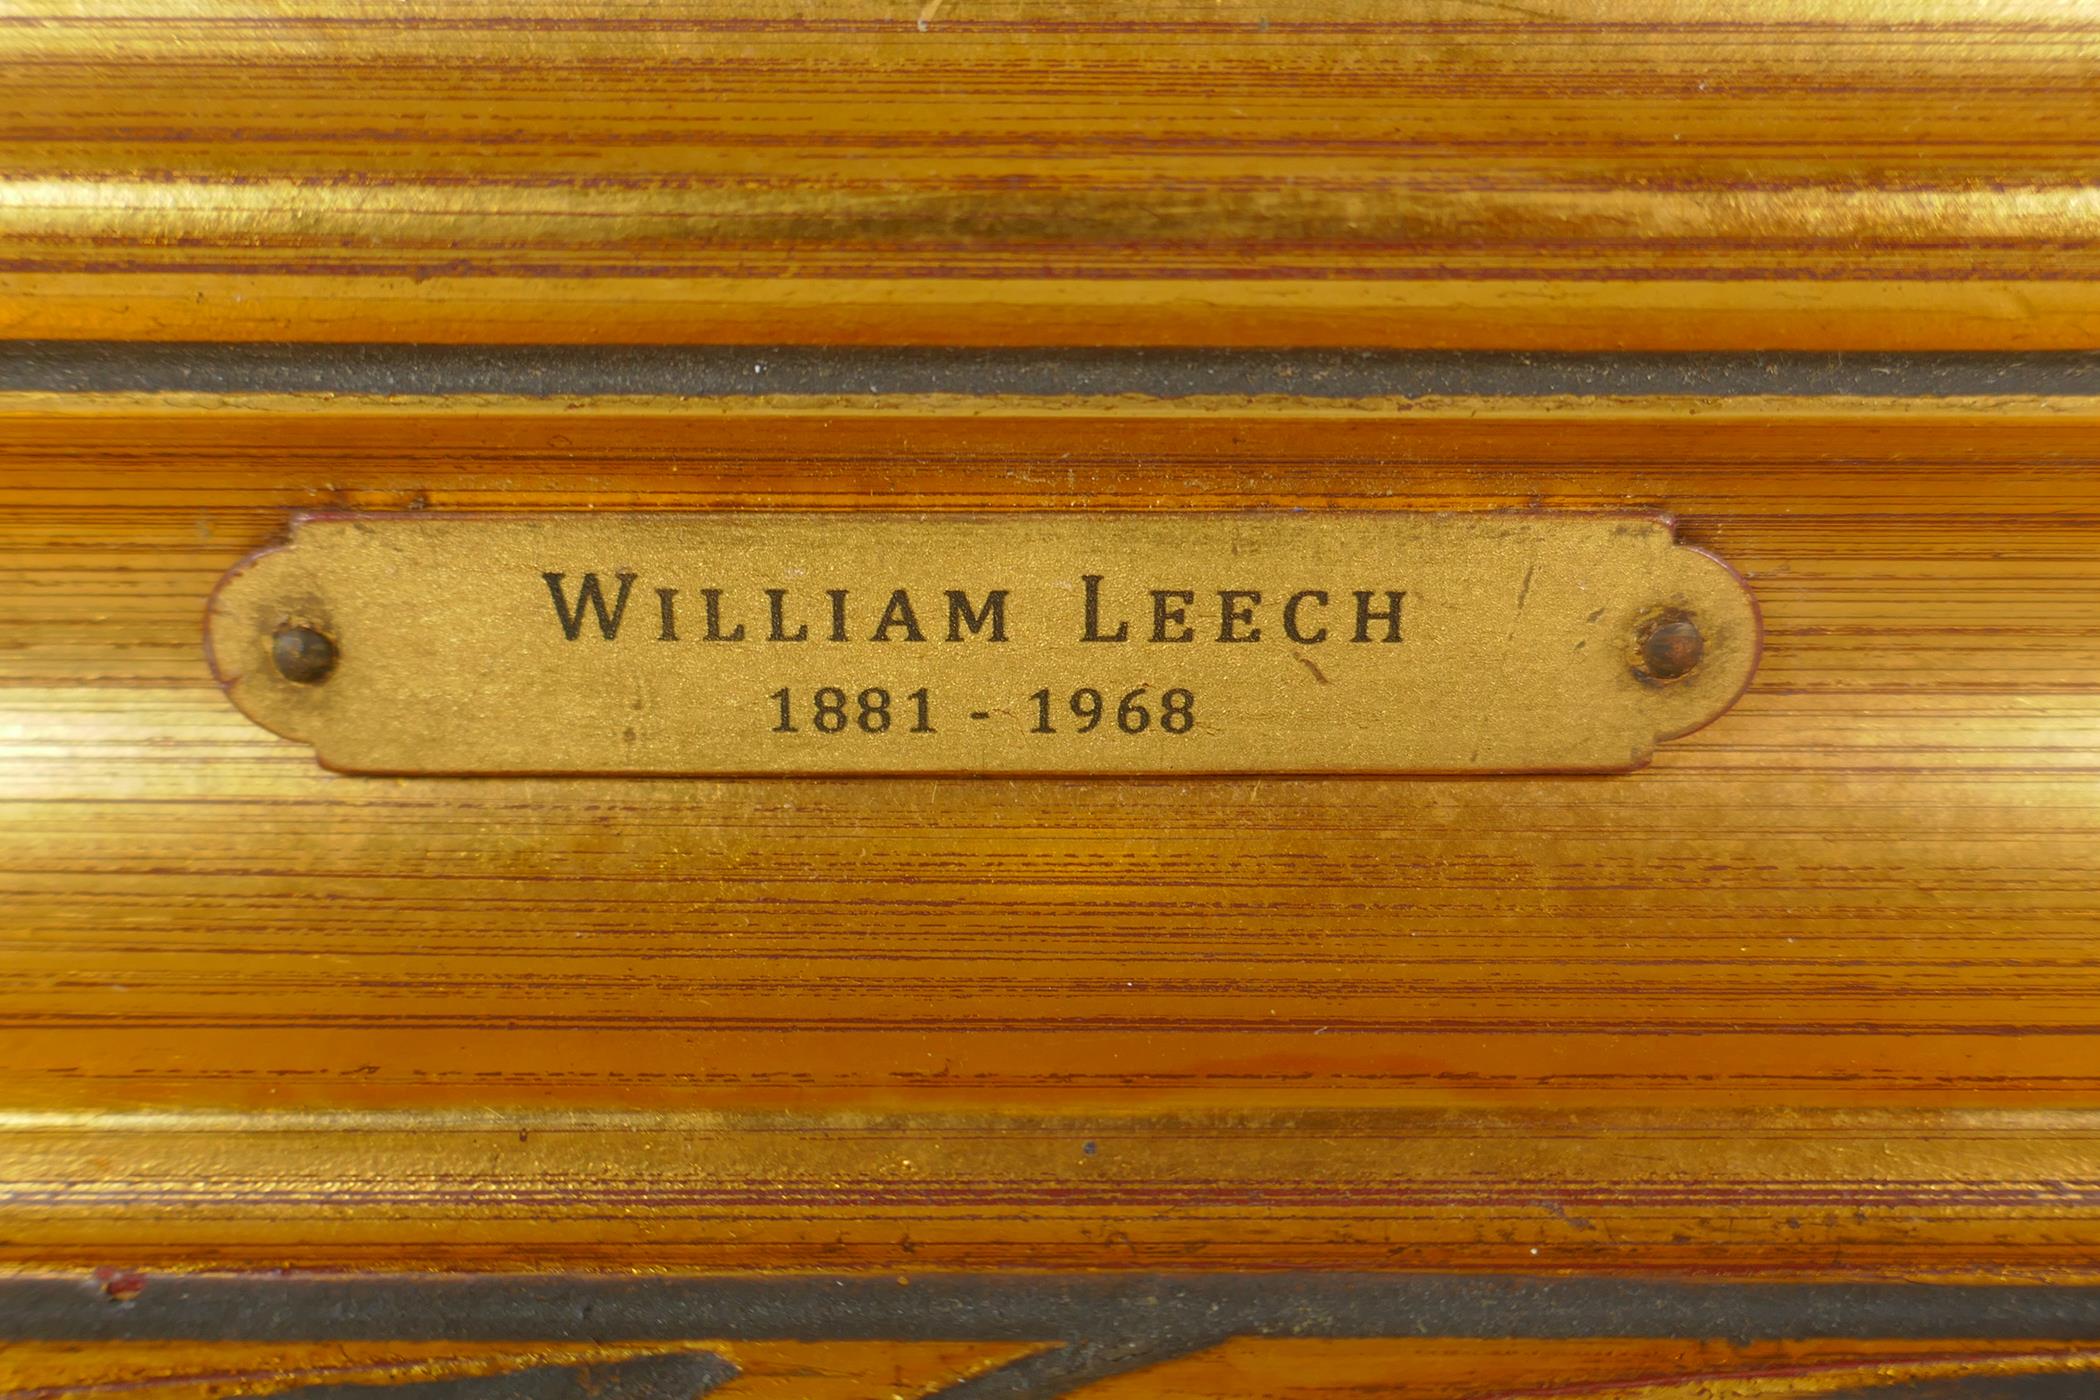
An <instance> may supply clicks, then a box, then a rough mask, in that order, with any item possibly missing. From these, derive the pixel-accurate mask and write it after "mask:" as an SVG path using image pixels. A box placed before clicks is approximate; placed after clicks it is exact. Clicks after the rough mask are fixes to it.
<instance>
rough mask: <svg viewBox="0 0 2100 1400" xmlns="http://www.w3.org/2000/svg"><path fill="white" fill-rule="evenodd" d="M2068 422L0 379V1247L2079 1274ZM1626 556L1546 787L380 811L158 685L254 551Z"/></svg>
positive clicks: (785, 784)
mask: <svg viewBox="0 0 2100 1400" xmlns="http://www.w3.org/2000/svg"><path fill="white" fill-rule="evenodd" d="M2096 420H2100V403H2096V402H2095V401H2093V400H2084V399H2056V400H1988V401H1987V400H1963V401H1913V400H1902V399H1897V400H1880V401H1868V400H1835V399H1833V400H1786V401H1768V400H1755V399H1748V400H1708V399H1700V400H1687V399H1647V400H1616V401H1614V400H1582V399H1567V400H1406V401H1376V402H1373V401H1364V402H1356V401H1351V402H1343V403H1328V404H1316V403H1308V402H1304V401H1292V400H1201V399H1186V400H1177V401H1174V402H1171V403H1166V402H1158V401H1144V400H1122V399H1095V400H1066V401H1058V400H1039V399H1009V400H990V401H962V402H957V401H950V400H941V399H933V398H889V397H882V398H862V399H836V400H789V399H777V400H757V399H747V400H718V401H700V400H647V399H644V400H613V399H601V400H590V401H567V400H526V399H463V400H451V399H421V400H416V399H398V400H377V399H357V398H349V397H345V398H329V397H323V396H314V397H300V396H279V397H270V396H257V397H248V398H239V397H212V396H184V395H162V396H134V397H123V396H112V397H95V396H43V395H17V396H11V397H8V398H6V399H5V400H0V592H4V595H5V596H6V597H7V598H8V599H9V600H10V601H9V606H8V607H7V608H6V609H5V610H4V611H0V1070H4V1074H0V1106H4V1108H5V1109H6V1110H7V1113H6V1116H5V1118H4V1119H0V1258H4V1259H5V1260H8V1261H11V1262H13V1263H14V1264H16V1265H19V1266H72V1265H84V1264H96V1263H108V1262H118V1263H122V1264H124V1265H126V1266H135V1265H151V1266H154V1267H168V1268H182V1267H199V1266H215V1267H275V1266H280V1265H288V1264H297V1265H302V1266H305V1267H325V1266H346V1267H404V1266H407V1267H427V1266H443V1267H476V1268H488V1269H510V1268H531V1267H556V1266H563V1265H592V1266H597V1267H611V1268H628V1267H650V1268H771V1269H781V1268H786V1269H849V1270H850V1269H901V1268H911V1267H916V1268H926V1267H948V1268H988V1267H1006V1268H1013V1267H1027V1268H1060V1267H1082V1268H1083V1267H1103V1266H1106V1267H1132V1266H1137V1267H1204V1268H1267V1267H1282V1266H1291V1267H1303V1268H1345V1267H1369V1268H1394V1267H1404V1268H1432V1269H1480V1268H1506V1269H1548V1270H1552V1269H1576V1268H1580V1269H1609V1270H1619V1271H1632V1272H1648V1273H1663V1272H1680V1273H1681V1272H1701V1273H1726V1274H1735V1275H1741V1276H1789V1277H1807V1276H1817V1277H1854V1276H1860V1277H1865V1276H1895V1275H1901V1276H1938V1277H1957V1276H1959V1277H1981V1278H2004V1277H2009V1276H2032V1277H2059V1278H2069V1277H2083V1276H2087V1275H2090V1274H2091V1273H2092V1272H2093V1269H2092V1264H2093V1260H2094V1259H2095V1258H2096V1257H2100V1177H2096V1175H2095V1173H2094V1170H2093V1164H2094V1162H2095V1161H2096V1160H2100V1148H2096V1147H2095V1145H2094V1139H2095V1134H2096V1133H2100V1118H2096V1117H2095V1116H2094V1114H2093V1112H2092V1105H2093V1103H2094V1102H2095V1095H2096V1092H2100V1049H2096V1046H2100V1036H2096V1034H2095V1032H2096V1030H2100V964H2096V963H2095V960H2094V957H2093V946H2092V945H2093V936H2094V932H2095V929H2096V914H2100V879H2096V858H2095V851H2096V850H2100V845H2096V837H2100V806H2096V804H2095V801H2094V794H2095V791H2096V788H2095V780H2096V776H2100V554H2096V551H2095V550H2094V549H2093V547H2092V540H2093V538H2094V536H2093V530H2094V526H2095V523H2096V518H2100V473H2096V471H2095V466H2096V463H2095V459H2094V448H2093V444H2094V442H2095V440H2096V438H2095V426H2096ZM418 505H422V506H428V507H433V508H471V509H484V510H511V511H522V510H548V509H594V508H595V509H607V508H613V507H622V506H635V507H649V508H665V509H677V508H681V507H699V506H709V507H724V506H732V507H733V506H740V505H748V506H755V507H768V508H777V507H788V508H792V507H797V506H823V507H829V508H854V507H883V508H892V509H894V508H898V507H900V506H901V507H909V508H928V509H957V510H962V509H974V510H994V511H996V510H1002V509H1015V508H1022V507H1028V508H1045V507H1048V508H1071V509H1077V508H1085V507H1089V506H1110V505H1113V506H1117V507H1128V508H1140V509H1144V508H1160V507H1174V508H1182V509H1186V508H1192V507H1214V508H1231V507H1236V506H1268V507H1282V508H1293V507H1311V506H1323V505H1345V506H1350V507H1359V508H1369V509H1408V508H1439V507H1452V506H1460V505H1462V506H1465V507H1468V508H1476V509H1477V508H1483V507H1496V506H1523V505H1542V506H1547V507H1552V508H1557V509H1581V508H1602V507H1612V508H1621V509H1623V508H1629V507H1634V508H1641V509H1660V510H1667V511H1671V512H1674V513H1675V514H1676V515H1677V516H1678V517H1679V520H1680V525H1681V534H1682V537H1683V538H1685V539H1686V540H1687V541H1689V542H1692V543H1697V544H1703V545H1707V546H1710V547H1713V548H1714V549H1716V550H1717V551H1719V552H1720V553H1722V554H1723V555H1724V556H1725V557H1726V558H1728V559H1729V560H1730V561H1731V562H1733V563H1734V564H1736V565H1737V566H1738V567H1739V568H1741V569H1742V570H1743V571H1744V572H1745V575H1746V576H1747V577H1748V578H1749V579H1750V581H1751V583H1752V586H1753V587H1754V589H1755V590H1756V592H1757V594H1758V596H1759V599H1760V602H1761V604H1762V606H1763V609H1764V614H1765V623H1766V629H1767V650H1766V656H1765V660H1764V662H1763V665H1762V668H1761V670H1760V672H1759V674H1758V677H1757V680H1756V682H1755V684H1754V686H1753V689H1752V690H1751V692H1750V693H1749V694H1748V695H1747V696H1746V697H1745V698H1744V699H1743V700H1742V701H1741V702H1740V703H1739V704H1738V705H1737V706H1736V708H1735V709H1734V710H1733V711H1731V712H1730V713H1729V714H1728V715H1727V716H1725V717H1724V718H1723V719H1722V720H1721V721H1719V722H1718V723H1716V724H1715V725H1713V726H1711V727H1710V728H1708V729H1706V730H1704V731H1702V732H1700V733H1699V734H1696V735H1693V736H1690V737H1689V738H1687V739H1684V740H1681V741H1678V742H1676V743H1673V744H1671V745H1669V746H1667V747H1666V748H1665V749H1664V750H1663V751H1662V753H1661V754H1660V755H1659V756H1658V758H1657V761H1656V763H1655V764H1654V765H1653V766H1652V767H1651V768H1649V769H1648V770H1646V771H1644V772H1641V773H1638V774H1634V775H1628V776H1624V777H1611V778H1508V779H1474V780H1378V779H1347V780H1325V781H1320V780H1281V779H1263V780H1258V781H1257V780H1251V779H1250V780H1201V781H1195V780H1191V781H1180V780H1156V781H1141V782H1133V781H1128V780H1125V781H1084V780H1069V779H1068V780H1031V781H1007V780H967V779H940V780H913V779H901V780H844V779H832V780H825V779H794V780H746V781H683V780H677V781H661V782H650V781H624V782H623V781H616V780H522V781H519V780H510V781H506V780H434V779H420V780H399V779H369V778H348V777H343V776H339V775H331V774H329V773H326V772H323V771H321V770H320V769H318V768H317V767H316V766H315V765H314V764H313V762H312V759H311V755H310V753H309V752H308V751H307V749H306V748H305V747H304V746H301V745H296V744H292V743H288V742H286V741H283V740H280V739H277V738H274V737H273V736H271V735H269V734H267V733H265V732H264V731H262V730H260V729H259V728H257V727H255V726H254V725H253V724H251V723H250V722H249V721H247V720H246V719H245V718H243V717H242V716H241V715H240V714H238V713H237V712H236V711H235V710H233V709H232V707H231V706H230V705H228V704H227V703H226V701H225V699H224V698H223V697H222V696H221V695H220V694H219V693H218V691H217V690H216V688H215V687H214V686H213V685H212V683H211V680H210V676H209V673H208V671H207V669H206V666H205V663H204V659H203V655H202V651H201V646H200V629H201V620H202V609H203V603H204V599H205V596H206V595H207V593H208V592H209V590H210V588H211V586H212V584H213V583H214V582H215V581H216V579H217V578H218V576H219V575H220V573H221V572H222V571H223V570H224V569H225V568H226V567H228V566H229V565H230V564H231V563H233V562H234V561H236V560H237V559H239V558H240V557H242V556H243V555H245V554H246V553H248V552H249V551H251V550H253V549H254V548H256V547H258V546H259V545H261V544H263V543H265V542H267V541H268V540H270V539H271V538H272V537H273V536H274V535H276V534H277V533H278V532H280V531H282V530H283V528H284V526H285V523H286V521H287V519H288V516H289V513H290V512H291V511H293V510H296V509H301V508H312V507H355V508H375V509H401V508H411V507H415V506H418Z"/></svg>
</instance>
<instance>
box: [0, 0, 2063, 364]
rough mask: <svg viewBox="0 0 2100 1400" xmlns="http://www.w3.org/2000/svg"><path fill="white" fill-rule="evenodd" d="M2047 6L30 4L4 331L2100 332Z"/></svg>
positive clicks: (5, 34)
mask: <svg viewBox="0 0 2100 1400" xmlns="http://www.w3.org/2000/svg"><path fill="white" fill-rule="evenodd" d="M2096 133H2100V21H2096V19H2095V17H2094V16H2093V15H2092V13H2091V12H2090V11H2089V10H2088V9H2086V8H2084V7H2081V6H2078V5H2074V4H2064V3H2058V0H2013V2H2012V3H1996V2H1995V0H1994V2H1993V3H1985V2H1984V0H1785V3H1774V4H1765V5H1760V6H1758V7H1756V9H1755V11H1754V14H1746V12H1745V11H1744V10H1743V9H1742V8H1741V7H1740V6H1731V5H1726V4H1722V3H1718V0H1642V2H1641V3H1638V4H1624V3H1617V0H1543V2H1542V3H1538V4H1527V5H1480V4H1468V3H1461V0H1429V2H1428V3H1421V4H1411V5H1406V6H1396V5H1392V4H1385V3H1378V2H1377V0H1349V3H1341V4H1331V3H1330V4H1312V3H1306V2H1305V0H1292V3H1284V4H1259V5H1257V4H1252V3H1241V2H1240V0H1229V2H1228V3H1217V4H1202V5H1193V4H1180V3H1168V2H1167V0H1157V2H1156V3H1151V4H1147V5H1141V6H1137V7H1135V8H1133V7H1129V6H1118V7H1106V6H1095V5H1086V4H1078V3H1065V4H1048V5H1044V4H1020V3H1013V2H1008V3H991V2H990V0H949V2H948V3H942V0H933V2H932V3H925V4H919V3H887V4H875V3H862V4H855V5H844V6H825V7H818V8H815V9H805V8H801V7H795V6H790V5H787V4H783V3H778V2H777V0H745V2H744V3H738V4H719V3H718V4H692V3H685V4H672V5H661V6H655V5H651V6H640V5H613V6H578V5H569V4H557V3H548V2H547V0H519V2H518V3H512V4H502V5H494V4H483V3H473V2H472V0H419V2H418V3H414V4H397V3H393V0H287V2H286V3H272V4H255V3H217V2H216V0H212V2H209V3H207V2H205V0H144V3H140V4H132V5H126V6H122V7H118V6H113V5H106V4H74V3H66V2H65V0H24V3H21V4H17V5H15V6H12V7H11V8H10V10H9V12H8V14H7V15H5V16H0V334H6V335H10V336H17V337H19V336H48V337H59V338H66V337H87V338H93V337H105V338H118V339H167V340H210V339H301V340H335V341H358V340H368V341H393V340H421V341H451V342H461V343H481V342H490V341H521V342H524V341H541V342H609V343H621V342H635V341H652V340H653V341H676V342H705V343H726V344H740V343H751V344H763V343H786V342H808V343H825V344H847V343H868V344H874V343H918V344H1036V345H1040V344H1059V345H1101V344H1132V345H1135V344H1173V345H1214V346H1215V345H1396V346H1481V347H1490V348H1502V349H1522V348H1544V347H1562V348H1642V347H1645V348H1660V349H1677V348H1702V347H1703V348H1747V349H1758V350H1769V349H1776V348H1782V347H1820V348H1870V347H1881V348H1897V349H1902V348H1934V347H1939V348H1959V347H1970V348H2012V347H2029V348H2033V347H2050V346H2054V347H2089V346H2092V345H2095V344H2100V259H2096V251H2100V245H2096V237H2100V199H2096V190H2095V186H2094V172H2095V170H2096V168H2100V163H2096V162H2100V145H2096V142H2100V136H2096Z"/></svg>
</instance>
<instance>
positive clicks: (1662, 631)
mask: <svg viewBox="0 0 2100 1400" xmlns="http://www.w3.org/2000/svg"><path fill="white" fill-rule="evenodd" d="M1640 642H1641V664H1640V672H1641V675H1642V676H1643V677H1644V678H1646V679H1648V680H1656V681H1674V680H1676V679H1677V678H1678V677H1679V676H1686V675H1690V674H1691V673H1692V671H1693V670H1694V669H1696V668H1697V667H1698V665H1699V663H1700V661H1701V660H1703V659H1704V658H1705V656H1706V638H1705V637H1704V636H1702V635H1700V632H1699V628H1698V626H1697V625H1696V624H1695V623H1693V622H1692V620H1691V619H1690V618H1687V617H1675V618H1666V619H1664V620H1662V621H1660V622H1657V623H1655V624H1654V625H1653V626H1651V627H1649V628H1648V629H1647V631H1645V632H1643V633H1642V634H1641V638H1640Z"/></svg>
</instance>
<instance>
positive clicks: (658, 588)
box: [209, 511, 1758, 774]
mask: <svg viewBox="0 0 2100 1400" xmlns="http://www.w3.org/2000/svg"><path fill="white" fill-rule="evenodd" d="M209 645H210V651H211V657H212V667H213V670H214V671H215V672H216V674H217V675H218V677H219V680H220V682H221V683H222V684H223V685H224V686H225V687H226V691H227V693H228V694H229V695H230V696H231V697H232V699H233V702H234V703H235V704H236V705H238V706H239V707H240V708H241V709H242V710H243V711H245V712H246V713H247V714H248V715H250V716H251V717H252V718H254V719H255V720H256V721H257V722H258V723H260V724H262V725H264V726H266V727H267V728H269V729H271V730H274V731H275V732H277V733H279V734H282V735H285V736H287V737H289V738H293V739H301V740H305V741H306V742H308V743H311V744H312V745H313V746H314V748H315V750H316V751H317V753H318V755H319V757H320V760H321V762H323V763H324V764H326V765H327V766H329V767H331V768H335V769H340V770H344V771H348V772H361V773H481V774H505V773H633V774H652V773H653V774H680V773H686V774H708V773H720V774H733V773H1504V772H1611V771H1619V770H1625V769H1629V768H1634V767H1637V766H1639V765H1640V764H1641V763H1643V762H1645V761H1646V760H1647V758H1648V756H1649V754H1650V753H1651V751H1652V750H1653V748H1654V746H1655V744H1656V742H1657V741H1658V740H1661V739H1667V738H1671V737H1673V736H1675V735H1679V734H1683V733H1685V732H1686V731H1688V730H1692V729H1695V728H1697V727H1699V726H1700V725H1702V724H1705V723H1707V722H1708V721H1709V720H1711V719H1713V718H1714V717H1715V716H1717V715H1719V714H1720V713H1721V712H1722V711H1723V710H1725V709H1727V708H1728V706H1729V704H1730V703H1731V702H1733V701H1734V700H1735V698H1736V697H1737V696H1738V695H1740V694H1741V693H1742V691H1743V688H1744V687H1745V686H1746V685H1747V684H1748V683H1749V680H1750V675H1751V672H1752V671H1753V670H1754V669H1755V667H1756V664H1757V651H1758V618H1757V609H1756V605H1755V603H1754V602H1753V601H1752V599H1751V597H1750V594H1749V592H1748V591H1747V590H1746V589H1745V587H1744V585H1743V583H1742V580H1741V579H1739V578H1738V577H1737V576H1736V575H1735V573H1733V572H1732V571H1731V570H1730V569H1729V568H1728V567H1727V566H1726V565H1725V564H1723V563H1721V562H1720V561H1719V560H1718V559H1715V558H1714V557H1713V556H1712V555H1710V554H1706V553H1704V552H1702V551H1700V550H1697V549H1693V548H1689V547H1686V546H1681V545H1678V544H1676V543H1675V541H1674V538H1673V535H1672V529H1671V525H1670V522H1669V521H1668V520H1667V519H1665V518H1662V517H1658V516H1629V515H1614V514H1577V513H1564V514H1563V513H1499V514H1424V513H1405V512H1318V513H1296V514H1280V513H1261V514H1203V515H1190V514H1157V513H1125V514H1100V513H1076V512H1067V513H1042V512H1038V513H1028V514H1009V515H971V516H964V515H902V514H869V513H850V514H840V513H823V514H819V513H807V512H746V511H735V512H711V513H684V514H598V513H592V514H570V515H553V516H539V517H522V516H473V515H441V514H432V513H420V512H419V513H415V514H404V515H344V516H309V517H305V518H302V519H300V520H299V521H298V522H297V524H296V527H295V530H294V533H293V535H292V538H291V541H290V543H289V544H287V545H285V546H283V547H281V548H278V549H273V550H269V551H266V552H264V553H261V554H258V555H256V556H254V557H253V558H251V559H249V560H247V561H246V562H245V563H243V564H242V565H241V566H240V567H238V568H236V569H235V570H234V571H233V572H231V573H230V574H228V575H227V577H226V578H225V580H224V581H223V582H222V583H221V584H220V587H219V589H218V592H217V593H216V594H215V595H214V597H213V599H212V603H211V609H210V622H209Z"/></svg>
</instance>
